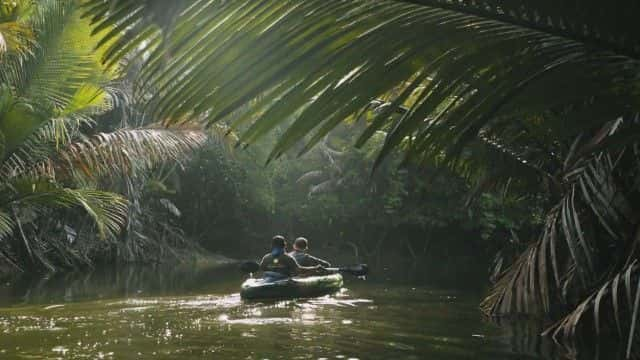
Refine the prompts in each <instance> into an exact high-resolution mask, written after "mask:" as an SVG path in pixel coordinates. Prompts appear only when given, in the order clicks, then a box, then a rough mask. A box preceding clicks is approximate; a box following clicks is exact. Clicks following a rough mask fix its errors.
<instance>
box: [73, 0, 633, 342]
mask: <svg viewBox="0 0 640 360" xmlns="http://www.w3.org/2000/svg"><path fill="white" fill-rule="evenodd" d="M411 2H412V3H414V4H411V3H409V2H403V1H390V0H376V1H364V0H356V1H337V0H336V1H326V0H305V1H273V0H261V1H247V2H239V1H226V2H222V1H204V0H193V1H182V2H179V4H177V3H176V2H167V1H150V0H147V1H133V0H87V1H85V2H84V4H85V7H86V13H85V15H86V16H87V17H88V18H90V19H91V21H92V22H93V23H94V24H95V26H96V27H95V33H97V32H100V31H105V32H106V35H103V36H102V37H101V39H102V41H101V43H100V45H101V46H102V48H103V49H106V51H105V54H104V57H103V62H104V63H105V64H106V65H107V66H116V65H118V64H121V62H122V61H124V60H126V58H127V57H135V56H138V57H140V56H141V57H143V59H144V61H143V64H142V66H141V70H140V74H139V79H138V89H141V90H144V91H145V92H149V91H151V92H152V93H154V94H155V96H153V97H147V98H145V100H146V104H147V109H148V111H149V112H150V113H152V114H154V115H155V116H158V117H162V118H168V119H172V118H176V117H177V116H204V118H205V119H206V123H207V124H212V123H214V122H216V121H220V120H228V121H231V122H232V127H233V129H240V130H242V131H241V134H240V139H239V141H240V142H241V143H247V144H248V143H252V142H254V141H256V140H257V139H258V138H260V137H261V136H262V135H264V134H265V133H267V132H269V131H270V130H272V129H274V128H275V127H276V126H279V125H285V126H287V130H286V132H285V133H284V135H283V136H282V137H281V138H280V140H279V142H278V143H277V144H276V145H275V147H274V148H273V151H272V152H271V156H270V159H273V158H275V157H278V156H280V155H281V154H282V153H283V152H285V151H287V150H289V149H291V148H292V147H294V146H295V145H296V144H297V143H298V142H300V141H301V140H302V141H304V143H305V145H304V146H303V147H302V149H301V152H305V151H308V150H309V149H310V148H311V147H312V146H313V145H314V144H316V143H317V142H319V141H320V140H322V139H323V138H324V137H325V135H326V134H327V133H328V132H329V131H330V130H331V129H333V128H334V127H336V126H337V125H338V124H339V123H340V122H342V121H343V120H344V119H345V118H355V119H359V118H360V117H361V115H362V114H370V113H371V111H372V108H377V111H376V113H375V116H373V119H372V120H371V122H370V124H369V126H368V127H367V129H366V130H365V131H364V132H363V133H362V134H361V136H360V138H359V139H358V140H357V141H356V145H362V144H363V143H364V142H365V141H366V140H367V139H369V138H370V137H371V136H372V135H373V134H375V133H376V132H377V131H384V132H385V134H386V140H385V144H384V146H383V147H382V148H381V150H380V153H379V159H383V158H384V157H385V156H386V155H388V154H389V153H390V152H391V151H392V150H394V149H398V148H401V149H403V150H404V151H405V154H406V158H407V161H415V162H419V163H420V162H423V161H436V162H438V163H441V164H446V165H449V166H451V167H453V168H455V169H457V170H458V171H461V172H462V173H464V174H466V175H468V176H469V177H470V178H471V179H473V180H474V181H476V182H477V185H478V186H477V188H478V191H482V190H487V189H490V188H491V187H494V188H495V187H496V186H499V185H501V184H506V183H511V184H513V183H519V184H520V185H521V188H527V189H531V186H533V185H531V184H537V185H536V188H537V189H538V191H544V192H545V193H548V194H549V195H550V197H551V203H550V205H549V209H548V216H547V222H546V225H545V227H544V229H542V235H541V236H540V238H539V239H536V240H531V246H530V247H529V249H528V250H527V251H526V252H525V253H523V254H522V256H521V257H520V258H519V259H518V260H517V261H515V262H514V264H513V265H512V267H511V268H510V269H509V270H508V271H506V272H505V273H504V274H503V276H502V278H501V280H500V281H499V282H498V283H497V284H496V285H495V287H494V291H492V293H491V294H490V296H489V297H488V298H487V300H486V301H485V302H484V303H483V306H482V308H483V309H484V310H485V311H486V312H487V313H489V314H493V315H499V314H511V313H553V314H554V315H555V316H558V315H559V317H560V318H561V319H562V320H561V321H560V322H559V323H558V324H557V325H556V326H554V327H552V329H551V330H552V331H553V333H555V334H560V333H564V334H566V335H567V336H569V335H572V334H573V332H574V329H576V325H577V324H578V323H581V320H582V319H584V318H586V317H593V318H594V320H595V321H594V323H595V330H596V332H598V331H599V329H600V327H601V326H603V325H610V324H603V323H604V321H602V319H601V317H600V316H599V314H600V313H601V312H602V311H603V310H602V309H603V308H604V307H605V306H606V308H607V309H608V310H609V312H610V313H614V314H615V315H616V316H615V319H616V321H615V327H616V328H617V330H618V331H619V333H620V334H621V335H622V336H623V337H624V338H626V339H628V354H630V353H631V351H632V344H633V339H634V338H636V333H637V330H636V328H637V327H638V326H637V325H636V321H637V319H638V317H639V315H640V312H639V310H638V308H639V307H640V306H639V305H638V304H639V303H640V301H639V299H640V283H638V286H636V285H634V284H636V282H635V281H636V279H640V277H638V272H637V270H638V265H637V263H636V260H637V258H638V254H637V250H636V249H637V247H638V243H637V242H638V239H639V237H638V236H637V230H636V229H637V228H638V224H639V223H640V222H639V219H638V216H637V214H638V210H639V209H637V206H636V205H634V204H635V203H637V201H633V199H635V198H636V197H637V196H638V187H637V183H636V182H635V181H634V179H635V178H636V177H637V176H636V175H637V174H636V172H637V169H638V165H639V164H640V161H639V158H638V150H637V143H638V134H639V132H638V113H639V110H640V104H639V103H638V101H637V99H638V98H639V97H638V95H639V91H640V78H639V74H640V71H639V70H640V39H639V38H638V36H637V34H636V33H637V32H636V30H635V29H634V26H635V21H634V20H635V19H634V18H633V16H634V14H637V13H638V10H639V9H638V7H639V6H640V5H639V4H638V3H637V2H634V1H622V2H618V3H616V4H606V5H605V4H602V3H595V2H591V1H589V2H579V3H578V2H557V1H555V2H552V1H535V2H534V1H525V0H518V1H508V2H507V1H501V0H480V1H472V0H462V1H450V0H414V1H411ZM166 6H171V7H172V8H171V11H167V9H166V8H165V7H166ZM174 14H175V15H174ZM378 99H383V100H384V101H383V102H382V103H383V104H384V106H383V107H380V106H378V105H379V104H380V102H379V101H376V100H378ZM247 104H249V105H250V106H251V109H252V111H242V107H243V106H245V105H247ZM401 108H404V109H405V110H404V111H399V109H401ZM525 184H529V185H528V186H526V185H525ZM514 188H517V186H516V187H514ZM612 254H613V256H612ZM623 283H624V286H623V285H622V284H623ZM623 295H624V296H623ZM625 296H626V301H622V300H621V298H622V297H625ZM592 309H593V311H592ZM635 350H637V348H635Z"/></svg>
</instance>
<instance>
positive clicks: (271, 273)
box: [260, 235, 323, 279]
mask: <svg viewBox="0 0 640 360" xmlns="http://www.w3.org/2000/svg"><path fill="white" fill-rule="evenodd" d="M286 246H287V241H286V240H285V238H284V236H282V235H276V236H274V237H273V239H272V240H271V252H270V253H268V254H266V255H265V256H264V257H262V261H260V270H262V271H263V272H264V276H265V277H267V278H273V279H280V278H288V277H292V276H296V275H313V274H321V273H323V270H322V265H315V266H300V265H299V264H298V263H297V262H296V260H295V259H294V258H292V257H291V256H289V255H288V254H287V253H286Z"/></svg>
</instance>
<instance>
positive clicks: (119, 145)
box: [0, 1, 206, 271]
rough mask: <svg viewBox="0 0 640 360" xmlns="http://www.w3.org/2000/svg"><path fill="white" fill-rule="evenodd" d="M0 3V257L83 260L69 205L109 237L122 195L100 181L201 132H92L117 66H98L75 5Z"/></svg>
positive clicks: (121, 221)
mask: <svg viewBox="0 0 640 360" xmlns="http://www.w3.org/2000/svg"><path fill="white" fill-rule="evenodd" d="M1 10H2V12H1V16H0V21H1V23H0V34H1V35H0V39H1V40H2V41H0V44H2V54H1V55H0V56H1V57H0V79H2V80H1V82H2V84H1V85H0V140H1V141H0V173H1V174H2V175H1V176H2V180H1V181H0V219H1V220H0V257H2V260H4V261H3V262H5V263H9V264H12V265H13V266H15V267H16V268H19V269H24V268H25V267H26V266H28V269H29V270H30V271H33V270H35V269H38V268H45V269H49V270H54V269H55V267H56V265H74V264H78V263H79V264H88V263H90V262H91V259H89V258H88V257H87V255H86V254H84V253H82V252H81V251H80V252H79V251H78V249H77V248H76V249H74V248H73V247H74V246H75V244H74V243H75V242H76V237H77V235H78V229H77V228H76V229H74V227H76V226H79V225H80V224H81V223H82V222H81V221H77V219H78V212H77V210H76V209H83V210H84V212H85V214H86V215H88V217H89V218H91V219H92V220H93V222H94V224H95V227H92V228H93V229H94V230H95V231H97V233H98V234H99V235H100V237H101V238H102V239H106V238H110V239H113V238H115V236H116V235H118V234H119V233H120V231H121V229H122V227H123V226H124V225H125V224H126V223H127V211H128V210H127V204H128V201H127V199H126V197H124V196H122V195H119V194H117V193H114V192H110V191H106V190H105V189H106V187H105V185H107V184H106V183H105V182H104V179H105V178H108V177H111V178H130V177H131V176H132V175H133V174H134V173H141V172H144V171H148V170H150V169H152V168H153V167H154V165H155V164H157V163H159V162H163V161H167V160H182V159H184V158H185V157H186V156H187V155H188V154H189V153H190V152H191V150H192V149H194V148H196V147H198V146H200V145H201V144H202V143H204V141H205V139H206V137H205V135H204V134H203V133H202V131H200V130H198V129H196V128H188V127H184V126H183V127H182V128H179V129H165V128H161V127H155V128H152V127H146V128H139V129H119V130H116V131H113V132H109V133H95V132H93V131H92V127H93V126H94V125H95V119H96V117H97V116H98V115H100V114H105V113H107V112H109V111H110V110H111V109H113V107H114V106H115V100H116V98H117V97H116V95H117V94H116V93H115V92H114V90H113V88H112V86H110V82H111V81H112V79H113V78H114V77H115V76H116V75H117V73H116V72H114V71H111V72H109V71H106V69H105V68H104V66H102V65H101V64H100V62H99V53H95V47H96V45H97V41H98V40H97V39H96V38H92V37H90V36H89V32H90V25H89V22H88V20H84V19H81V17H80V14H81V13H80V10H79V8H78V5H77V4H76V3H75V2H73V1H41V2H32V1H17V2H3V3H2V6H1ZM53 209H56V211H53ZM74 218H75V219H76V221H75V222H74V221H73V220H72V219H74ZM80 218H82V217H80ZM78 242H79V241H78ZM52 261H53V263H52Z"/></svg>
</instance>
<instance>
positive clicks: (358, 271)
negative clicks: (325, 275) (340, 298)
mask: <svg viewBox="0 0 640 360" xmlns="http://www.w3.org/2000/svg"><path fill="white" fill-rule="evenodd" d="M340 270H341V272H345V273H349V274H351V275H353V276H365V275H367V274H368V273H369V267H368V266H367V264H358V265H352V266H347V267H345V268H343V269H340Z"/></svg>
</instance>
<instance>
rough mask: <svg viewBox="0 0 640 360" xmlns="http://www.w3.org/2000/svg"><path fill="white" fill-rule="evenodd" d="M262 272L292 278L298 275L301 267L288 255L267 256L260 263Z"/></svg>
mask: <svg viewBox="0 0 640 360" xmlns="http://www.w3.org/2000/svg"><path fill="white" fill-rule="evenodd" d="M260 270H262V271H272V272H277V273H280V274H282V275H284V276H287V277H291V276H296V275H298V270H300V266H299V265H298V263H296V261H295V260H294V258H292V257H291V256H289V255H287V254H281V255H277V256H273V255H271V254H267V255H265V256H263V257H262V261H260Z"/></svg>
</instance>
